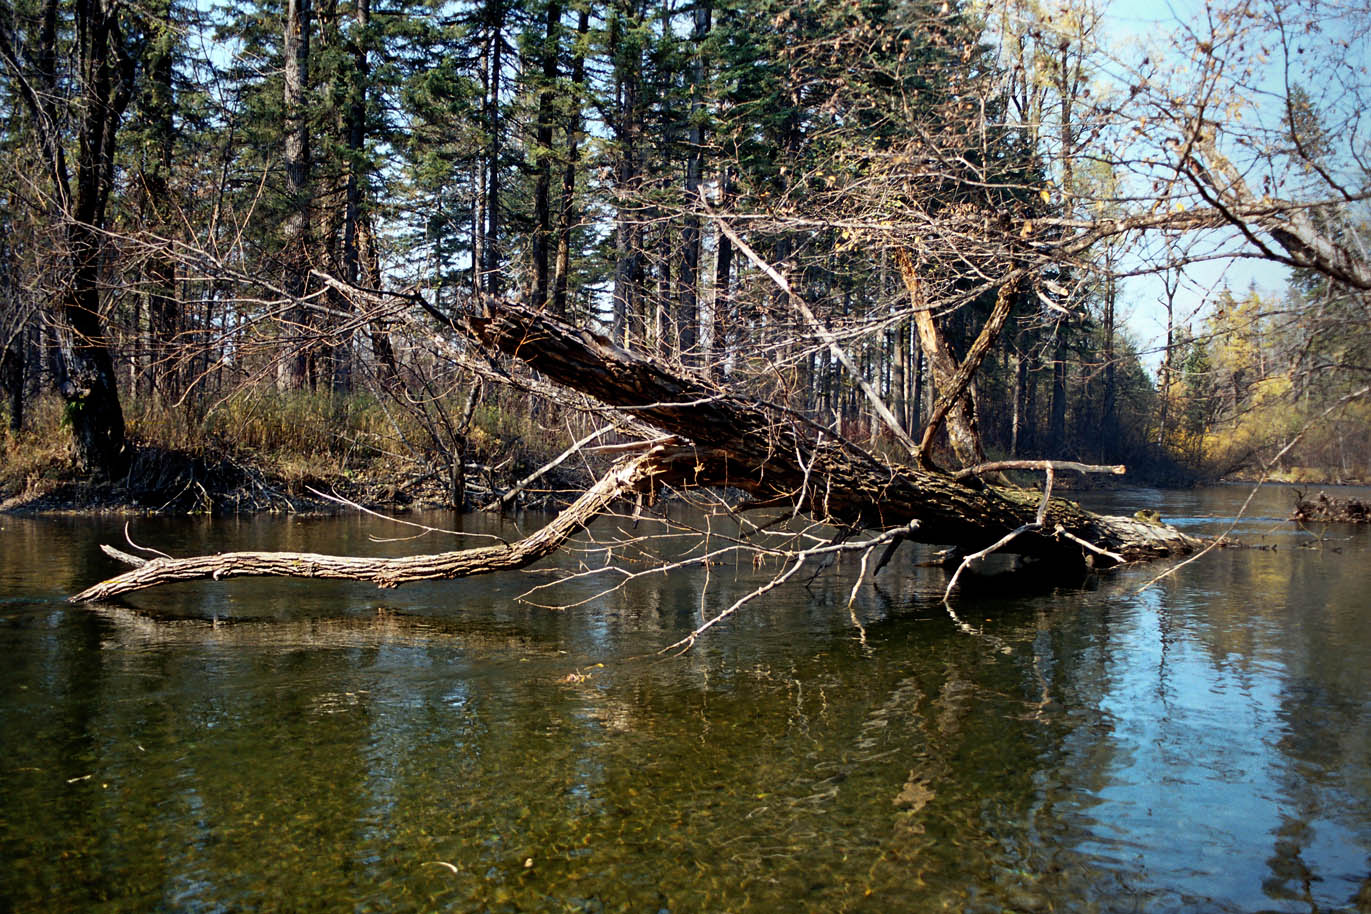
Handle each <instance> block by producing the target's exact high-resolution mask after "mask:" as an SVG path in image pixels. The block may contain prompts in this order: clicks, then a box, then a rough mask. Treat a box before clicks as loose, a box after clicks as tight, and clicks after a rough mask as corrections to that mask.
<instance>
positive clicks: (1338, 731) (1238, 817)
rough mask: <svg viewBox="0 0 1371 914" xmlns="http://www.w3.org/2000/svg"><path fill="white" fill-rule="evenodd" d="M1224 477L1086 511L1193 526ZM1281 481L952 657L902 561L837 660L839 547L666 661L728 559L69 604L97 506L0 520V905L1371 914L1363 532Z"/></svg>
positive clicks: (209, 589)
mask: <svg viewBox="0 0 1371 914" xmlns="http://www.w3.org/2000/svg"><path fill="white" fill-rule="evenodd" d="M1245 495H1246V492H1245V491H1244V490H1236V489H1216V490H1208V491H1204V492H1187V493H1153V492H1123V493H1111V494H1109V495H1106V496H1096V497H1095V499H1094V503H1095V504H1096V505H1100V506H1105V505H1109V503H1110V502H1113V505H1110V506H1111V507H1114V508H1117V509H1118V510H1120V511H1124V510H1127V511H1131V510H1133V509H1134V508H1137V507H1155V508H1158V509H1159V510H1161V511H1162V513H1163V514H1164V515H1166V516H1167V518H1168V519H1172V520H1175V521H1177V522H1181V523H1184V524H1185V525H1186V526H1187V527H1189V528H1191V529H1194V530H1197V531H1199V532H1214V531H1217V530H1220V529H1222V528H1223V526H1225V524H1224V523H1223V522H1222V521H1221V520H1220V519H1219V518H1221V517H1223V516H1224V515H1227V514H1231V513H1232V511H1234V510H1235V509H1236V507H1237V505H1238V504H1240V503H1241V500H1242V498H1243V497H1245ZM1288 499H1289V496H1288V494H1286V493H1284V492H1282V491H1280V490H1273V491H1272V492H1270V493H1264V494H1263V495H1261V496H1260V497H1259V500H1258V502H1257V503H1256V504H1255V505H1254V511H1253V519H1251V520H1248V521H1245V522H1244V524H1243V525H1242V527H1241V530H1240V532H1241V533H1242V534H1243V535H1244V536H1248V537H1251V538H1254V539H1255V538H1257V537H1259V536H1264V537H1265V539H1263V540H1262V542H1264V543H1265V544H1266V545H1268V546H1274V547H1275V548H1274V549H1269V550H1264V551H1257V550H1242V551H1236V550H1229V551H1222V552H1217V553H1213V554H1211V555H1209V556H1206V557H1205V558H1204V559H1202V560H1200V561H1199V562H1196V563H1194V564H1192V565H1190V566H1188V567H1186V568H1184V569H1182V570H1181V571H1180V572H1178V573H1177V574H1176V575H1175V576H1174V577H1172V578H1169V579H1167V580H1165V581H1163V582H1162V583H1160V584H1158V585H1157V586H1156V587H1154V588H1153V589H1151V590H1148V591H1146V592H1144V593H1142V594H1138V593H1137V592H1136V591H1137V589H1138V587H1140V586H1141V585H1142V583H1144V582H1145V581H1146V580H1147V579H1148V577H1149V576H1150V575H1151V574H1152V573H1153V571H1154V569H1146V570H1128V571H1124V572H1122V573H1118V574H1114V575H1112V576H1108V577H1104V578H1101V579H1099V580H1096V581H1093V582H1090V583H1089V584H1088V585H1087V587H1086V588H1084V589H1080V590H1071V591H1060V592H1056V593H1050V594H1040V595H1035V596H1027V597H1020V598H1013V597H1010V596H1003V595H1002V596H996V597H993V598H992V597H989V596H982V597H977V598H970V597H968V598H965V599H963V600H962V601H960V602H959V604H958V612H959V613H960V615H961V616H962V618H963V619H966V620H968V621H970V622H972V623H973V624H974V625H975V626H977V627H978V632H979V633H978V634H967V633H964V632H963V631H960V630H959V629H958V628H957V627H956V626H954V625H953V624H952V623H951V622H950V620H949V619H948V617H947V616H946V614H945V613H943V612H942V611H941V609H940V608H939V607H938V606H937V604H936V601H935V600H934V599H933V598H932V595H934V594H936V593H937V592H938V591H939V588H940V586H941V585H940V579H939V578H938V577H937V576H936V575H932V576H930V575H929V573H928V572H927V571H926V570H925V569H920V568H916V567H913V565H914V561H913V560H914V558H916V556H915V554H914V553H913V552H912V551H911V552H910V553H908V554H905V553H902V554H901V557H900V558H897V560H896V562H895V563H894V566H892V569H891V570H888V571H887V572H885V573H884V574H883V575H882V577H883V578H884V580H882V581H881V582H880V584H879V586H878V587H865V588H863V589H862V591H861V592H860V594H859V599H858V610H859V616H860V618H861V619H862V621H863V623H864V625H865V627H866V633H865V634H866V637H865V644H863V642H862V641H861V640H860V639H859V638H858V637H857V633H856V632H855V630H854V629H853V627H852V623H851V621H850V619H849V616H848V613H847V610H846V604H847V596H848V589H849V588H850V586H851V577H850V575H851V573H852V571H853V567H855V564H854V566H853V567H845V568H842V569H839V570H838V571H836V572H830V573H829V574H827V575H825V576H823V577H820V578H819V579H818V580H816V581H815V582H814V583H813V584H812V585H811V586H810V587H808V588H805V587H803V586H795V587H790V588H788V589H784V590H778V591H774V592H773V593H772V594H770V595H768V598H767V599H766V600H765V602H764V604H759V605H757V606H756V607H755V609H753V610H752V611H749V612H748V613H746V614H745V615H743V616H740V617H739V618H738V619H737V620H736V621H735V622H733V623H731V624H730V625H729V626H728V627H726V628H724V629H721V630H719V631H716V632H715V633H713V634H712V635H711V636H710V637H708V638H706V639H705V640H704V641H702V642H701V644H700V645H699V646H698V647H697V648H696V649H695V650H694V651H692V652H691V653H689V654H687V655H685V656H683V657H677V658H666V659H663V658H659V657H656V656H655V655H654V651H655V650H656V649H657V648H659V647H661V646H662V645H664V644H668V643H670V642H671V641H674V640H675V639H676V638H678V637H680V636H681V635H682V634H684V633H685V632H686V631H688V630H689V629H690V628H691V627H692V626H693V625H695V624H697V623H698V620H699V614H700V613H701V611H706V612H716V611H717V610H718V609H719V608H721V607H722V606H726V605H728V603H729V602H731V601H732V600H733V599H736V598H737V596H739V595H741V594H742V593H744V592H746V589H747V588H748V587H749V586H751V585H752V584H753V583H755V582H756V581H757V580H759V578H757V577H756V576H755V575H754V572H753V571H752V569H751V568H750V567H749V568H747V569H744V570H740V571H737V572H735V571H734V570H732V569H726V568H725V569H720V568H714V569H711V573H710V582H709V586H708V587H707V588H706V587H705V586H704V585H705V577H704V574H703V573H699V574H691V573H686V574H676V575H672V576H670V577H667V578H661V577H650V578H645V579H641V580H638V581H635V582H634V583H633V585H632V586H630V587H626V588H624V589H621V590H619V591H616V592H614V593H612V594H610V595H608V596H606V597H604V598H602V599H600V600H596V601H592V602H591V603H588V604H586V605H585V606H582V607H579V608H577V609H574V610H571V611H568V612H563V613H553V612H548V611H546V610H541V609H536V608H532V607H529V606H526V605H522V604H518V603H516V602H514V597H515V596H517V595H518V594H519V593H521V592H523V591H524V590H526V589H527V588H528V587H529V586H531V585H532V584H534V583H538V582H539V581H542V580H544V579H545V575H543V574H541V573H539V572H536V571H535V572H532V573H529V574H514V575H507V576H499V577H492V578H485V579H476V580H469V581H461V582H450V583H437V584H429V585H424V586H419V587H410V588H403V589H400V590H397V591H385V592H380V591H376V590H374V589H372V588H369V587H365V586H361V585H352V584H346V583H338V582H315V583H299V582H281V581H236V582H231V583H228V584H223V585H193V586H192V585H183V586H178V587H176V588H165V589H163V590H161V591H155V592H149V593H146V594H138V595H134V596H132V597H130V598H129V602H128V604H127V605H126V606H122V607H113V606H109V607H101V608H97V609H94V610H91V609H76V608H71V607H68V606H66V605H65V604H63V603H62V602H61V599H62V597H63V596H65V594H66V593H69V592H72V591H74V590H76V589H80V588H81V587H84V586H86V585H87V584H89V583H91V582H92V581H94V580H96V579H98V578H100V577H103V576H105V575H107V574H108V573H110V572H112V571H114V570H115V569H114V568H112V567H111V566H110V565H108V564H107V562H106V560H105V559H104V558H103V557H102V556H100V555H99V554H98V552H97V550H96V548H95V544H96V543H97V542H99V541H102V540H104V541H117V540H119V539H121V538H122V532H121V531H120V529H119V528H120V527H121V526H122V523H121V522H113V521H108V522H107V521H101V520H74V519H54V520H29V519H18V518H8V517H5V518H0V651H3V657H4V658H5V663H4V666H3V669H2V670H0V747H2V748H3V752H0V861H3V865H2V866H0V911H9V910H14V911H56V910H63V911H67V910H101V911H130V912H132V911H148V910H166V911H239V910H264V911H265V910H283V911H284V910H288V911H310V910H319V911H337V910H341V909H345V908H346V909H352V910H357V911H430V910H453V911H468V910H491V911H619V910H625V911H648V912H651V911H662V910H667V911H740V910H757V911H770V910H787V909H795V910H856V911H892V910H905V911H924V910H941V909H945V908H946V909H951V910H967V911H1003V910H1015V911H1020V910H1044V911H1046V910H1082V911H1085V910H1100V911H1139V910H1142V911H1148V910H1159V911H1170V910H1180V909H1184V910H1213V911H1255V910H1271V911H1314V910H1318V911H1330V910H1342V911H1367V910H1371V882H1369V881H1368V877H1371V863H1369V862H1368V857H1369V856H1371V745H1369V743H1371V614H1368V612H1367V606H1368V601H1367V597H1366V595H1367V593H1368V591H1371V571H1369V570H1368V563H1367V559H1368V557H1371V539H1368V537H1367V535H1366V531H1353V530H1350V529H1347V528H1336V529H1333V530H1330V531H1328V538H1327V541H1326V542H1325V543H1324V544H1323V548H1321V549H1308V548H1302V545H1304V544H1306V543H1308V542H1309V541H1311V540H1313V538H1314V534H1316V533H1318V532H1320V531H1312V532H1300V531H1293V530H1291V529H1289V528H1286V527H1284V526H1277V524H1276V521H1277V519H1279V518H1280V517H1281V516H1283V515H1284V514H1285V512H1286V511H1287V510H1288V506H1289V501H1288ZM447 520H448V522H449V523H451V522H452V521H451V519H447ZM528 522H530V523H532V522H535V521H532V520H529V521H528ZM467 523H468V524H483V523H486V524H488V523H490V522H489V521H483V520H479V519H478V520H472V519H469V518H468V519H467ZM481 529H486V528H484V527H482V528H481ZM134 532H135V538H137V539H138V540H139V541H140V542H144V543H147V544H149V545H152V546H156V547H159V548H163V549H166V550H167V551H171V552H180V553H187V552H201V551H214V550H221V549H226V548H245V547H252V548H282V549H314V550H321V551H334V552H354V553H360V552H372V553H379V552H392V553H400V552H406V551H414V550H415V549H419V548H428V547H426V546H425V544H424V541H420V542H419V543H390V544H377V543H374V542H371V541H370V540H369V539H368V536H369V534H373V533H383V534H393V530H386V529H384V528H382V527H381V526H380V525H379V523H378V522H376V521H374V520H367V519H358V518H346V519H341V518H334V519H309V520H301V519H295V520H289V519H287V520H282V519H267V520H253V521H244V522H233V521H225V522H207V521H181V520H156V521H153V520H147V521H139V522H138V523H137V524H136V528H135V531H134ZM492 532H499V533H501V534H502V535H516V534H515V531H514V530H513V529H512V528H509V529H505V530H497V531H492ZM432 548H444V546H443V545H441V544H439V545H435V546H434V547H432ZM905 548H906V549H909V548H910V547H905ZM1335 549H1336V550H1338V551H1334V550H1335ZM576 560H577V557H575V556H570V557H565V558H563V559H561V560H560V561H562V562H564V563H568V564H567V567H571V566H572V565H574V563H575V561H576ZM895 566H900V567H895ZM892 571H893V572H894V573H891V572H892ZM574 586H576V587H584V588H585V590H584V591H583V592H580V591H577V592H572V593H571V595H570V596H567V595H566V594H563V595H562V596H563V597H565V598H567V599H568V601H570V600H572V599H577V598H579V597H580V596H586V595H590V594H591V593H593V592H594V590H593V589H592V585H591V584H589V583H587V584H584V585H581V584H578V585H574Z"/></svg>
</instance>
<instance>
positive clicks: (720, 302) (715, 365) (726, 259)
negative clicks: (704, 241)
mask: <svg viewBox="0 0 1371 914" xmlns="http://www.w3.org/2000/svg"><path fill="white" fill-rule="evenodd" d="M732 196H733V174H732V170H731V168H730V167H729V166H727V165H725V166H724V167H723V168H722V169H721V170H720V172H719V209H721V210H723V209H726V208H727V206H728V203H729V200H730V199H731V198H732ZM732 269H733V239H731V238H729V237H728V236H727V235H726V234H724V233H723V232H719V249H718V252H717V253H716V254H715V257H714V340H713V344H712V346H713V350H714V351H713V352H712V353H711V355H710V359H709V362H710V371H711V372H712V373H713V374H714V375H715V376H716V377H719V376H722V375H725V374H727V373H728V327H729V324H731V323H733V322H734V317H735V316H734V315H732V314H730V313H729V312H730V310H731V308H732V306H733V301H732V295H731V292H730V288H729V282H730V276H729V274H730V272H731V271H732Z"/></svg>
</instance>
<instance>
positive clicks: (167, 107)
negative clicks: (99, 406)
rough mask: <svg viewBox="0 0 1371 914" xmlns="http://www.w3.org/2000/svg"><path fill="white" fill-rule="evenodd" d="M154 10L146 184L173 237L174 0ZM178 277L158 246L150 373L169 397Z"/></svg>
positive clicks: (164, 230)
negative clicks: (158, 21)
mask: <svg viewBox="0 0 1371 914" xmlns="http://www.w3.org/2000/svg"><path fill="white" fill-rule="evenodd" d="M155 15H156V17H157V19H158V20H160V23H159V24H160V25H162V26H163V27H162V28H154V29H153V30H151V31H152V34H150V35H149V36H148V38H147V45H146V47H145V49H144V55H145V58H144V59H145V60H146V83H145V84H146V89H145V91H144V93H143V102H142V110H143V116H144V119H145V121H146V125H147V129H148V133H149V136H150V139H151V141H152V142H151V144H150V145H151V147H152V148H151V149H150V150H149V154H148V158H147V159H146V160H145V161H144V166H143V180H142V185H143V194H144V197H145V209H144V212H145V214H146V218H147V219H148V221H149V223H150V226H149V227H150V228H151V229H152V230H153V232H154V233H155V234H157V235H158V236H160V237H162V238H170V237H171V236H172V235H173V233H174V232H175V231H176V229H175V227H174V222H173V207H172V203H171V199H170V197H171V188H170V182H169V178H170V175H171V170H172V157H173V155H174V152H175V145H176V124H175V113H176V95H175V87H174V85H173V77H174V70H175V38H174V36H175V35H176V32H175V30H173V29H171V28H168V27H166V26H169V25H170V22H171V15H172V11H171V5H170V3H166V2H163V3H158V4H157V6H156V10H155ZM176 282H177V277H176V260H175V258H174V257H172V256H171V253H170V252H169V251H166V250H164V249H161V248H160V245H159V248H158V250H156V251H155V252H154V253H153V254H152V256H151V257H150V259H149V262H148V265H147V286H148V290H147V293H146V304H147V315H148V333H149V336H150V337H151V346H149V347H148V351H149V355H150V357H151V364H150V365H149V366H148V367H149V371H148V377H149V380H150V381H151V384H152V388H153V390H154V391H155V392H156V393H157V394H159V395H160V396H162V397H163V398H165V399H166V400H168V401H170V400H174V399H175V398H176V397H177V396H179V395H180V393H181V379H180V375H181V372H180V370H179V368H178V364H179V359H180V352H179V351H178V349H179V339H178V337H179V336H180V333H181V329H182V322H183V318H182V313H181V301H180V298H179V297H178V295H177V289H176Z"/></svg>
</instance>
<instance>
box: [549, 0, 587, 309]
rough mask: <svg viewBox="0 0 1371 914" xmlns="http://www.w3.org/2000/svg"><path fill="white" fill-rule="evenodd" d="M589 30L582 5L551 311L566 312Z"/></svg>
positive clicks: (563, 172)
mask: <svg viewBox="0 0 1371 914" xmlns="http://www.w3.org/2000/svg"><path fill="white" fill-rule="evenodd" d="M589 31H590V10H589V9H587V8H583V9H582V10H581V12H580V14H579V16H578V18H577V20H576V53H575V55H574V56H573V57H572V60H571V87H572V89H571V90H572V92H573V93H574V97H573V98H572V99H571V102H570V106H569V111H568V113H567V122H566V166H565V168H563V170H562V204H561V210H560V213H559V215H558V223H557V265H556V268H555V270H554V273H553V280H552V311H553V313H554V314H556V315H557V316H558V317H565V316H566V313H567V289H568V287H569V285H570V282H571V233H572V230H573V228H574V227H575V225H576V167H577V165H578V164H579V158H580V142H581V129H582V118H581V94H582V91H583V86H582V83H583V82H584V80H585V69H586V56H585V39H586V35H587V34H588V33H589Z"/></svg>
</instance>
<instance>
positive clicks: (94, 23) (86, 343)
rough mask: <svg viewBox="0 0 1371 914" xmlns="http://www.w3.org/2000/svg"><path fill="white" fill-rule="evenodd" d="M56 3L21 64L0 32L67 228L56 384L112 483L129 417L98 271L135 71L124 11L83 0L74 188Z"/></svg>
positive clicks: (77, 434)
mask: <svg viewBox="0 0 1371 914" xmlns="http://www.w3.org/2000/svg"><path fill="white" fill-rule="evenodd" d="M58 11H59V10H58V4H57V0H47V2H45V3H44V4H43V7H42V10H41V12H40V16H39V20H40V24H39V30H38V41H37V42H36V43H35V44H34V45H32V46H30V47H26V48H25V49H24V53H25V55H26V56H25V58H24V60H25V63H26V65H21V63H20V60H21V58H20V57H19V56H17V53H18V52H17V49H16V48H15V47H14V45H13V42H12V41H11V40H10V33H9V32H8V31H7V30H5V29H0V41H3V48H0V50H3V51H4V54H3V57H4V61H5V66H6V69H7V70H8V71H9V75H10V76H11V79H12V80H13V92H12V93H11V95H10V97H11V98H18V99H22V103H23V104H24V105H25V107H26V108H27V109H28V111H29V114H30V115H31V118H32V121H33V129H34V130H35V132H36V133H37V135H38V139H39V146H40V148H41V150H42V153H43V160H44V167H45V169H46V170H47V173H48V176H49V179H50V180H51V184H52V191H53V200H54V207H55V209H56V211H57V213H58V214H59V215H60V217H61V218H63V219H65V220H66V227H65V239H64V240H65V242H66V250H65V251H64V252H62V259H61V261H60V266H59V267H58V270H59V272H60V273H61V274H62V278H63V279H64V280H65V282H60V283H59V285H60V287H61V290H62V291H61V292H60V293H59V294H58V296H57V298H56V299H55V301H54V302H53V303H52V306H51V308H50V313H51V315H52V317H53V320H52V321H51V326H52V327H53V330H54V337H55V341H56V343H57V345H56V347H55V350H54V353H53V354H54V365H53V368H54V371H53V377H54V381H55V382H56V384H57V387H58V390H59V391H60V393H61V395H62V398H63V400H64V401H65V405H66V415H67V419H68V421H69V423H70V426H71V430H72V436H73V438H74V439H75V443H76V449H77V454H78V457H79V459H80V460H81V462H82V464H83V465H84V466H85V468H86V469H87V471H88V472H91V473H95V474H98V475H103V476H107V477H114V476H118V475H120V474H121V473H122V472H123V470H124V468H125V466H126V465H127V455H126V453H125V449H124V414H123V410H122V408H121V405H120V402H119V392H118V385H117V380H116V377H115V371H114V360H113V358H112V357H111V355H110V350H109V343H108V340H107V338H106V334H105V330H104V325H103V320H102V318H101V313H100V312H101V301H100V288H101V283H100V271H101V267H102V264H103V260H104V228H105V209H106V203H107V201H108V199H109V194H110V190H111V189H112V187H113V185H114V153H115V140H116V137H117V134H118V130H119V121H120V119H121V118H122V117H123V114H124V111H125V110H126V109H127V107H128V104H129V101H130V99H131V96H132V89H133V78H134V73H135V68H136V63H135V60H134V58H133V57H132V55H130V54H129V52H128V49H127V48H126V47H125V45H124V40H125V39H124V35H123V30H122V28H121V26H120V21H119V16H120V12H121V7H119V6H117V5H115V4H105V3H103V2H100V0H77V2H76V4H75V9H74V23H75V30H76V31H75V36H76V74H75V75H76V85H77V86H78V87H79V89H78V91H79V93H80V100H79V103H78V104H77V105H75V106H74V110H75V112H76V115H77V117H76V125H77V127H76V130H77V133H76V154H77V159H76V176H75V177H76V182H75V183H76V186H75V188H74V189H73V187H72V184H71V179H70V175H69V172H68V166H67V160H66V152H65V146H66V143H65V140H64V137H63V136H62V135H61V134H60V133H59V130H60V126H61V125H62V124H65V123H69V122H70V121H71V116H70V114H69V113H68V112H65V111H63V110H61V108H62V105H63V99H64V97H65V96H64V94H63V93H64V87H63V86H62V85H60V84H59V82H58V66H57V54H58V32H59V29H58Z"/></svg>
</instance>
